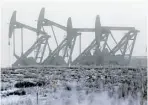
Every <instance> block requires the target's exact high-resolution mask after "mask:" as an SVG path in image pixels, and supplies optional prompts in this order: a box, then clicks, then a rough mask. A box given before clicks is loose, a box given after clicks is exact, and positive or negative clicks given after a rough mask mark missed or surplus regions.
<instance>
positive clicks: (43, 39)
mask: <svg viewBox="0 0 148 105" xmlns="http://www.w3.org/2000/svg"><path fill="white" fill-rule="evenodd" d="M39 19H40V17H39ZM24 28H25V29H28V30H30V31H33V32H35V33H37V36H38V37H39V35H40V37H39V38H38V39H37V40H36V41H35V43H34V44H33V45H32V46H31V47H30V48H29V49H28V50H27V51H25V52H24V51H23V29H24ZM15 29H21V56H18V55H17V54H16V51H15V50H16V49H15ZM12 36H13V37H12ZM8 37H9V45H10V39H11V38H13V55H14V56H15V58H16V61H15V62H14V63H13V65H12V66H19V65H25V66H26V65H35V64H39V63H40V62H41V61H42V58H43V56H44V52H45V48H46V45H47V44H48V38H49V37H50V36H49V35H47V33H46V32H43V31H40V30H37V29H36V28H33V27H31V26H29V25H25V24H23V23H20V22H18V21H16V11H14V12H13V14H12V17H11V20H10V24H9V36H8ZM43 43H44V46H43V50H42V55H41V56H40V57H39V55H38V53H37V54H36V55H35V56H36V58H33V57H28V55H29V54H30V53H32V52H33V51H35V50H36V49H41V47H40V46H41V44H43ZM37 58H39V59H40V62H39V63H37Z"/></svg>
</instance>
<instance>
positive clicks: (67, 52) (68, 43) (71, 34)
mask: <svg viewBox="0 0 148 105" xmlns="http://www.w3.org/2000/svg"><path fill="white" fill-rule="evenodd" d="M44 13H45V8H42V9H41V12H40V17H42V19H40V23H41V24H40V25H38V28H37V29H38V30H42V28H41V27H44V26H50V27H51V29H52V31H53V35H54V38H55V41H56V44H57V48H56V49H55V50H54V51H53V52H52V53H51V54H50V55H49V56H48V57H47V58H46V59H45V60H44V61H43V63H42V64H43V65H70V64H71V62H72V53H73V49H74V45H75V41H76V37H77V35H78V33H77V32H76V31H74V30H73V27H72V21H71V18H68V21H67V27H65V26H63V25H60V24H58V23H55V22H53V21H51V20H48V19H46V18H44ZM53 26H55V27H57V28H60V29H62V30H64V31H66V33H67V36H66V38H64V39H63V41H62V42H61V43H60V44H59V45H58V42H57V39H56V35H55V33H54V29H53ZM62 51H63V52H64V53H63V54H61V52H62Z"/></svg>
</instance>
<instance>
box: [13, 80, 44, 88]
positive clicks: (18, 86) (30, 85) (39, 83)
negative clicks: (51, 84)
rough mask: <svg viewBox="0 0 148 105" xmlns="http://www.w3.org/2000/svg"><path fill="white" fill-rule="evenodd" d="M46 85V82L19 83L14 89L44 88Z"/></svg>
mask: <svg viewBox="0 0 148 105" xmlns="http://www.w3.org/2000/svg"><path fill="white" fill-rule="evenodd" d="M45 84H46V83H45V82H44V81H38V82H36V83H33V82H28V81H24V82H17V83H16V84H15V85H14V87H16V88H27V87H35V86H44V85H45Z"/></svg>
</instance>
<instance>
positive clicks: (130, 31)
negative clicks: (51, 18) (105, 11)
mask: <svg viewBox="0 0 148 105" xmlns="http://www.w3.org/2000/svg"><path fill="white" fill-rule="evenodd" d="M77 30H78V31H84V30H85V31H89V32H95V39H94V40H93V41H92V42H91V44H90V45H89V46H88V47H87V48H86V49H85V50H84V51H83V52H82V53H81V54H80V55H79V56H78V57H77V58H76V59H75V60H74V61H73V62H72V65H78V64H79V65H106V64H107V65H110V64H118V65H128V64H129V62H130V60H131V56H132V52H133V48H134V44H135V41H136V37H137V33H138V32H139V31H138V30H136V29H135V28H134V27H112V26H101V22H100V17H99V16H97V17H96V22H95V28H94V29H91V28H87V29H85V28H84V29H77ZM111 31H127V33H126V34H125V35H124V36H123V37H122V38H121V40H120V41H119V42H117V41H116V40H115V38H114V36H113V34H112V32H111ZM109 36H111V38H112V39H113V41H114V42H115V43H116V45H115V46H114V47H113V48H112V49H111V48H110V46H111V45H109V44H108V37H109ZM129 42H130V43H129ZM100 43H103V44H102V45H101V44H100ZM129 44H130V45H129ZM91 50H95V51H94V53H93V54H91ZM118 51H120V52H121V53H120V55H119V54H117V52H118Z"/></svg>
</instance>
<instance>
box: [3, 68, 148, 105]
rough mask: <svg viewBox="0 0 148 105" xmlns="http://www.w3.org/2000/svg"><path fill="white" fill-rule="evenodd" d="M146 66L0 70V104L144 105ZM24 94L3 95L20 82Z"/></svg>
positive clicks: (145, 99)
mask: <svg viewBox="0 0 148 105" xmlns="http://www.w3.org/2000/svg"><path fill="white" fill-rule="evenodd" d="M146 70H147V69H146V68H131V67H124V68H123V67H105V68H104V67H96V68H92V67H71V68H69V67H27V68H16V69H10V68H9V69H8V70H6V69H2V74H1V77H2V79H1V82H2V87H1V96H2V98H1V102H2V103H1V105H146V101H147V98H146V97H147V94H146V93H147V86H146V85H147V80H146V76H147V71H146ZM39 80H40V81H41V80H42V81H45V82H46V84H45V85H44V86H41V87H38V86H35V87H28V88H22V89H23V90H24V91H25V92H26V95H23V96H18V95H9V96H3V94H4V93H6V92H10V91H13V90H16V88H15V87H14V84H15V83H17V82H20V81H21V82H22V81H30V82H36V81H39Z"/></svg>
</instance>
